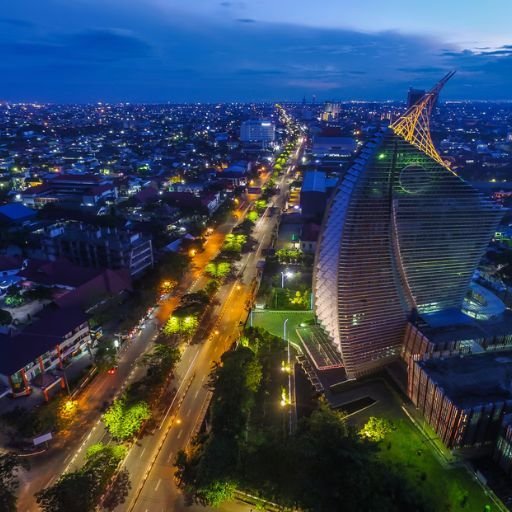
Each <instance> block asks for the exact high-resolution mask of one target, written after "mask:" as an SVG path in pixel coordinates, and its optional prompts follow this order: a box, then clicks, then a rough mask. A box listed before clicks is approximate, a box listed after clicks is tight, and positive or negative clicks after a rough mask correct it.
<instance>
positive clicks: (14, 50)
mask: <svg viewBox="0 0 512 512" xmlns="http://www.w3.org/2000/svg"><path fill="white" fill-rule="evenodd" d="M0 50H2V53H3V54H4V55H10V56H11V57H21V58H22V57H38V58H47V59H48V61H49V62H59V61H64V62H68V61H75V62H76V61H94V62H110V61H116V60H117V61H118V60H124V59H136V58H142V57H148V56H149V55H150V53H151V47H150V45H149V44H148V43H146V42H145V41H143V40H141V39H139V38H138V37H135V36H133V35H131V34H130V33H128V32H125V31H122V30H119V29H112V28H111V29H106V28H101V29H90V30H85V31H81V32H76V33H71V34H58V35H52V36H49V37H46V38H43V39H34V40H20V41H14V42H4V43H0ZM20 64H21V65H23V62H20Z"/></svg>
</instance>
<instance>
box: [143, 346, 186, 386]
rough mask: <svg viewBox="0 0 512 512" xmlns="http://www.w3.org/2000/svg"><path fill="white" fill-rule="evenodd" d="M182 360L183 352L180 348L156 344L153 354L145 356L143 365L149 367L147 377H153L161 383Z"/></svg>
mask: <svg viewBox="0 0 512 512" xmlns="http://www.w3.org/2000/svg"><path fill="white" fill-rule="evenodd" d="M180 359H181V352H180V350H179V348H178V347H173V346H170V345H165V344H163V343H156V344H155V345H154V347H153V350H152V351H151V352H149V353H147V354H144V356H143V357H142V360H141V363H142V365H144V366H146V367H147V375H151V376H152V377H153V378H154V379H155V381H156V382H161V381H163V380H165V379H166V378H167V376H168V375H169V374H170V373H171V372H172V370H173V369H174V367H175V366H176V363H177V362H178V361H179V360H180Z"/></svg>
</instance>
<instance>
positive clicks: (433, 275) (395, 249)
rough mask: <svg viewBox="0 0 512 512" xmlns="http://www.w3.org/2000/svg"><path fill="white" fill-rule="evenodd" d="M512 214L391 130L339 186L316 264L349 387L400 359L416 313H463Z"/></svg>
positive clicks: (321, 301) (324, 313) (323, 316)
mask: <svg viewBox="0 0 512 512" xmlns="http://www.w3.org/2000/svg"><path fill="white" fill-rule="evenodd" d="M502 215H503V211H502V210H501V209H500V208H499V207H497V206H495V205H494V204H493V203H492V202H491V201H490V200H487V199H486V198H484V197H483V196H482V195H481V194H480V193H478V192H477V191H476V190H475V189H473V188H472V187H471V186H470V185H468V184H467V183H465V182H464V181H463V180H461V179H460V178H459V177H458V176H456V175H455V174H454V173H453V172H451V171H450V170H449V169H447V168H446V167H444V166H443V165H441V164H440V163H438V162H437V161H435V160H434V159H432V158H431V157H430V156H428V155H426V154H425V153H423V152H422V151H421V150H420V149H418V148H417V147H415V146H413V145H412V144H410V143H409V142H407V141H405V140H404V139H403V138H402V137H400V136H398V135H396V134H395V133H394V132H393V130H391V129H386V130H385V131H383V132H382V133H380V134H379V135H378V136H377V137H376V138H375V139H374V140H373V141H372V142H370V143H368V144H367V145H366V146H365V148H364V149H363V151H362V153H361V155H360V156H359V158H358V159H357V160H356V162H355V163H354V165H353V166H352V168H351V169H350V170H349V171H348V172H347V175H346V176H345V177H344V179H343V180H342V181H341V182H340V183H339V184H338V186H337V188H336V190H335V192H334V194H333V198H332V200H331V203H330V205H329V207H328V210H327V213H326V215H325V218H324V225H323V228H322V232H321V235H320V240H319V244H318V250H317V255H316V261H315V273H314V282H313V287H314V293H315V305H316V306H315V311H316V314H317V317H318V320H319V321H320V323H321V325H322V326H323V327H324V329H325V330H326V331H327V333H328V334H329V335H330V337H331V339H332V340H333V342H334V344H335V345H336V346H337V347H338V349H339V351H340V353H341V355H342V358H343V361H344V364H345V368H346V371H347V374H348V376H349V377H357V376H360V375H363V374H366V373H369V372H371V371H374V370H376V369H378V368H379V367H381V366H383V365H384V364H386V363H387V362H389V361H390V360H392V359H393V358H395V357H397V356H398V355H399V354H400V349H401V343H402V339H403V334H404V330H405V326H406V319H407V316H408V315H409V313H410V312H411V310H413V309H416V310H418V311H419V312H420V313H428V312H433V311H438V310H442V309H447V308H460V307H461V305H462V302H463V300H464V297H465V294H466V292H467V290H468V287H469V284H470V281H471V277H472V275H473V272H474V270H475V268H476V267H477V265H478V262H479V260H480V258H481V256H482V254H483V253H484V252H485V249H486V247H487V244H488V242H489V240H490V239H491V236H492V234H493V233H494V232H495V229H496V226H497V224H498V223H499V220H500V219H501V217H502Z"/></svg>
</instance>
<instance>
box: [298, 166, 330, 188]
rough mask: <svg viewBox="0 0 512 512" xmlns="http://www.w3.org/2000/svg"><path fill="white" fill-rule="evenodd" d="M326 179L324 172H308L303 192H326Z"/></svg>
mask: <svg viewBox="0 0 512 512" xmlns="http://www.w3.org/2000/svg"><path fill="white" fill-rule="evenodd" d="M325 188H326V177H325V172H323V171H306V172H305V173H304V181H303V182H302V189H301V192H325Z"/></svg>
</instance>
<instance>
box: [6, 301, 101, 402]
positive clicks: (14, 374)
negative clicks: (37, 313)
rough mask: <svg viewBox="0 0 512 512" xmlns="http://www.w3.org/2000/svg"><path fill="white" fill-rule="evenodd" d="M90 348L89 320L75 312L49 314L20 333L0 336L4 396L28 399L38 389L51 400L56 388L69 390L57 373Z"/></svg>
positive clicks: (66, 311)
mask: <svg viewBox="0 0 512 512" xmlns="http://www.w3.org/2000/svg"><path fill="white" fill-rule="evenodd" d="M90 345H91V335H90V330H89V323H88V321H87V316H86V315H85V314H84V313H83V312H82V311H81V310H80V309H76V308H66V309H52V310H47V311H45V312H44V313H43V314H42V315H41V317H40V318H39V320H36V321H35V322H34V323H32V324H30V325H29V326H27V327H26V328H25V329H23V330H22V331H21V332H19V333H12V334H10V335H0V382H2V383H3V384H4V385H5V387H6V390H7V391H6V392H4V394H5V393H11V394H12V396H14V397H19V396H25V395H28V394H30V393H31V392H32V387H33V386H37V387H39V388H41V390H42V392H43V394H44V395H45V397H46V398H47V399H48V391H49V390H50V389H51V388H52V387H53V386H56V385H60V386H62V387H63V388H64V387H65V386H66V382H65V379H66V376H65V375H64V374H62V373H59V372H58V371H55V370H58V369H64V368H65V367H66V366H68V365H70V364H72V362H73V359H74V358H75V357H77V356H79V355H80V354H82V353H83V352H84V351H86V350H90V348H91V347H90Z"/></svg>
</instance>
